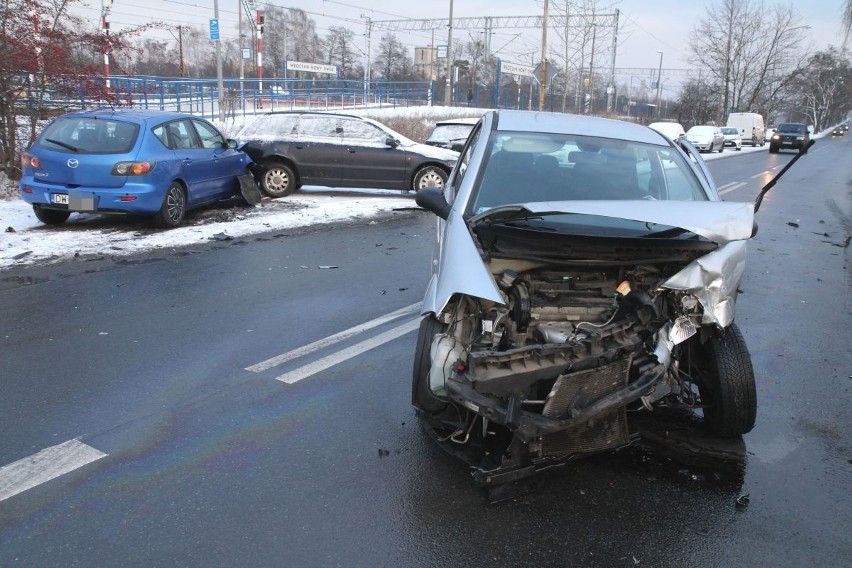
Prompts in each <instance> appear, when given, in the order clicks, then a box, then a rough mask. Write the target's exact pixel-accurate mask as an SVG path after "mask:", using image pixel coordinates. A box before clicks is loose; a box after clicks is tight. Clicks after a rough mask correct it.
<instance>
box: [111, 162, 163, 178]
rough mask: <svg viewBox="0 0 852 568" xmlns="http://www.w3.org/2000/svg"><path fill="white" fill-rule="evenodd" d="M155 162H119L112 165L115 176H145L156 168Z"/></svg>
mask: <svg viewBox="0 0 852 568" xmlns="http://www.w3.org/2000/svg"><path fill="white" fill-rule="evenodd" d="M154 164H155V162H118V163H117V164H116V165H114V166H113V167H112V175H114V176H143V175H145V174H147V173H148V172H150V171H151V170H153V169H154Z"/></svg>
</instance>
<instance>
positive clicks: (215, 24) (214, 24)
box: [210, 18, 219, 41]
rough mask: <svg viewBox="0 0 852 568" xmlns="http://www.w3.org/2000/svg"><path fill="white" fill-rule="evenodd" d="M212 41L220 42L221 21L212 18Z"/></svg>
mask: <svg viewBox="0 0 852 568" xmlns="http://www.w3.org/2000/svg"><path fill="white" fill-rule="evenodd" d="M210 39H211V40H212V41H219V20H218V18H210Z"/></svg>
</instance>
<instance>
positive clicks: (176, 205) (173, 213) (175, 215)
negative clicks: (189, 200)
mask: <svg viewBox="0 0 852 568" xmlns="http://www.w3.org/2000/svg"><path fill="white" fill-rule="evenodd" d="M185 216H186V191H185V190H184V189H183V186H182V185H181V184H179V183H178V182H176V181H173V182H172V184H171V185H170V186H169V189H168V191H166V197H165V199H163V206H162V207H161V208H160V211H159V212H157V214H156V215H155V216H154V220H155V221H156V222H157V224H158V225H160V226H161V227H177V226H178V225H180V224H181V223H182V222H183V218H184V217H185Z"/></svg>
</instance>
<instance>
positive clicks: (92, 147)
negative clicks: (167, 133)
mask: <svg viewBox="0 0 852 568" xmlns="http://www.w3.org/2000/svg"><path fill="white" fill-rule="evenodd" d="M138 135H139V125H138V124H135V123H132V122H125V121H123V120H112V119H102V118H97V119H95V118H86V117H60V118H58V119H56V120H55V121H53V122H52V123H51V124H50V125H48V126H47V128H45V129H44V132H42V133H41V135H40V136H39V138H38V140H37V141H36V144H37V145H38V146H41V147H42V148H48V149H50V150H55V151H57V152H68V153H70V154H126V153H127V152H129V151H130V149H131V148H133V145H134V144H135V143H136V137H137V136H138Z"/></svg>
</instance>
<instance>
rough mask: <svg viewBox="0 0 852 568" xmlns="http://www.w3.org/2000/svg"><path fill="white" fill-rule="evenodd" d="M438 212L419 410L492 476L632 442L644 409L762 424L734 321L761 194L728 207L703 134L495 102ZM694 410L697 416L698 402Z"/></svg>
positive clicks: (722, 425)
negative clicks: (703, 149)
mask: <svg viewBox="0 0 852 568" xmlns="http://www.w3.org/2000/svg"><path fill="white" fill-rule="evenodd" d="M416 200H417V203H418V204H419V205H420V206H421V207H423V208H425V209H428V210H429V211H432V212H434V213H435V214H436V215H437V216H438V231H437V235H438V238H437V243H436V247H435V252H434V255H433V259H432V275H431V278H430V280H429V283H428V287H427V289H426V293H425V297H424V299H423V307H422V314H423V319H422V322H421V325H420V330H419V335H418V339H417V346H416V353H415V360H414V370H413V383H412V403H413V405H414V406H415V408H416V411H417V414H418V416H419V417H420V419H421V421H422V422H423V424H424V425H425V426H426V427H427V431H428V432H430V433H431V434H433V437H434V438H435V439H437V440H438V441H439V442H440V443H441V444H442V445H444V446H445V447H446V448H447V449H449V450H451V451H454V452H455V451H458V452H462V451H464V453H465V455H478V456H479V458H477V459H476V461H472V462H471V465H473V466H474V476H475V478H476V479H477V480H478V481H479V482H481V483H483V484H485V485H486V486H494V485H497V484H500V483H505V482H510V481H514V480H517V479H520V478H523V477H526V476H529V475H532V474H534V473H537V472H539V471H542V470H544V469H548V468H550V467H553V466H556V465H561V464H563V463H564V462H565V461H567V460H569V459H572V458H575V457H580V456H582V455H585V454H590V453H593V452H600V451H605V450H611V449H615V448H619V447H622V446H626V445H628V444H630V443H631V442H632V441H635V440H636V438H637V434H636V432H635V430H634V428H633V427H632V424H633V419H634V417H635V416H637V415H639V414H641V413H648V412H652V411H654V410H655V409H657V408H662V407H673V408H680V409H691V410H690V412H693V411H694V412H695V414H696V415H697V414H698V412H699V411H700V413H701V414H703V420H704V422H705V424H706V427H707V429H709V432H710V433H712V435H714V436H719V437H734V438H737V437H739V436H740V435H742V434H744V433H746V432H749V431H750V430H751V429H752V427H753V426H754V422H755V415H756V408H757V405H756V393H755V381H754V373H753V370H752V364H751V359H750V356H749V352H748V349H747V347H746V344H745V342H744V340H743V335H742V333H741V332H740V330H739V329H738V328H737V325H736V323H735V321H734V310H735V303H736V299H737V288H738V286H739V283H740V280H741V278H742V276H743V272H744V268H745V260H746V242H747V241H748V240H749V239H750V238H751V237H752V236H753V234H754V232H755V230H756V229H755V225H754V212H755V206H754V204H752V203H729V202H722V201H721V200H720V198H719V194H718V192H717V190H716V187H715V185H714V182H713V180H712V177H711V175H710V173H709V172H708V170H707V168H706V166H705V164H704V161H703V160H702V158H701V157H700V156H699V152H698V151H697V150H696V149H695V147H694V146H692V145H691V144H690V143H689V142H688V141H685V140H683V139H681V140H680V141H679V142H673V141H671V140H669V139H668V138H666V137H665V136H663V135H661V134H659V133H658V132H656V131H654V130H651V129H649V128H646V127H644V126H639V125H635V124H630V123H626V122H621V121H616V120H608V119H602V118H592V117H584V116H574V115H566V114H553V113H544V112H525V111H491V112H488V113H486V114H485V115H484V116H483V117H482V119H481V120H480V122H479V123H478V124H477V126H476V127H475V128H474V130H473V131H472V132H471V135H470V137H469V138H468V141H467V143H466V145H465V147H464V149H463V151H462V154H461V156H460V158H459V161H458V163H457V165H456V167H455V169H454V170H453V172H452V174H451V175H450V178H449V180H448V182H447V184H446V186H445V187H444V188H442V189H440V188H427V189H422V190H420V191H419V192H418V193H417V195H416ZM692 409H694V410H692Z"/></svg>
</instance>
